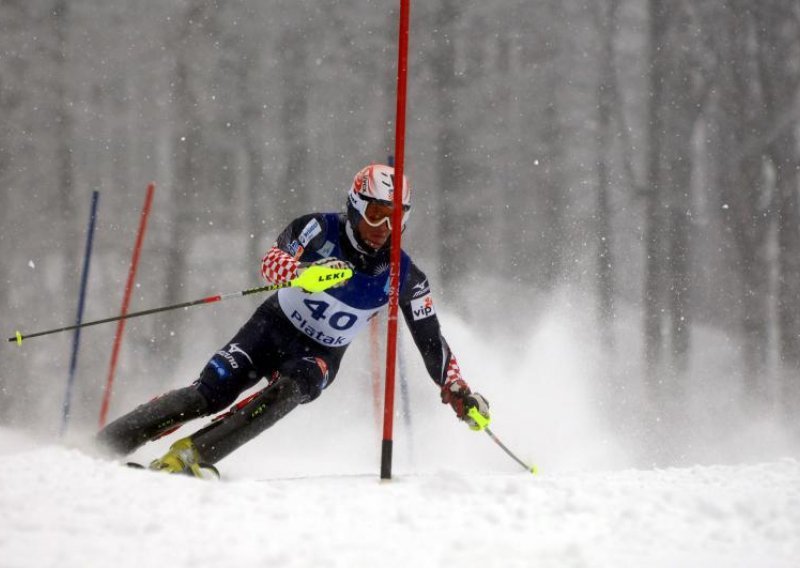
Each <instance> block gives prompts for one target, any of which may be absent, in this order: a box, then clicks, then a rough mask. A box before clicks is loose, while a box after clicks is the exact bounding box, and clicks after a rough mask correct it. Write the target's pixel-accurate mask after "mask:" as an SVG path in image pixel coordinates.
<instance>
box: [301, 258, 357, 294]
mask: <svg viewBox="0 0 800 568" xmlns="http://www.w3.org/2000/svg"><path fill="white" fill-rule="evenodd" d="M352 277H353V271H352V270H350V269H349V268H344V269H341V270H339V269H336V268H330V267H327V266H314V265H312V266H309V267H307V268H306V269H305V270H303V272H302V273H301V274H300V276H298V277H297V278H295V279H294V280H292V286H298V287H300V288H302V289H303V290H305V291H306V292H312V293H316V292H324V291H325V290H327V289H328V288H330V287H331V286H335V285H336V284H339V283H341V282H344V281H345V280H349V279H350V278H352Z"/></svg>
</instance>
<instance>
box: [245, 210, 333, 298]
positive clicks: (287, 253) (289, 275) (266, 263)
mask: <svg viewBox="0 0 800 568" xmlns="http://www.w3.org/2000/svg"><path fill="white" fill-rule="evenodd" d="M324 243H325V218H324V217H323V216H322V215H303V216H302V217H298V218H297V219H295V220H294V221H292V222H291V223H290V224H289V226H288V227H286V228H285V229H284V230H283V232H281V234H280V235H278V239H277V241H275V244H274V245H273V246H272V248H271V249H269V250H268V251H267V253H266V254H265V255H264V258H263V259H262V260H261V275H262V276H263V277H264V279H265V280H266V281H267V282H271V283H275V284H277V283H280V282H286V281H287V280H292V279H294V278H297V276H299V275H300V272H302V270H303V266H304V263H303V262H302V259H303V257H304V255H305V254H306V253H307V252H309V251H316V250H317V249H319V248H320V247H321V246H322V245H323V244H324ZM321 262H336V261H321Z"/></svg>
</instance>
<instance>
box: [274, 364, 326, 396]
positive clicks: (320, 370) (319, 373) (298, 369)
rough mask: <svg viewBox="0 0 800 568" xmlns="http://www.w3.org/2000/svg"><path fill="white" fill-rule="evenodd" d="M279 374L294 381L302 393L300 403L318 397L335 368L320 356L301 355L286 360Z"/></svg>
mask: <svg viewBox="0 0 800 568" xmlns="http://www.w3.org/2000/svg"><path fill="white" fill-rule="evenodd" d="M280 374H281V375H282V376H284V377H288V378H290V379H292V380H293V381H295V382H296V383H297V385H298V387H299V389H300V392H301V394H302V401H301V402H302V403H306V402H311V401H312V400H314V399H316V398H317V397H319V395H320V394H321V393H322V391H323V389H324V388H325V387H327V386H328V384H330V382H331V381H332V380H333V377H334V375H335V370H333V369H331V368H330V365H329V364H328V362H327V361H325V360H324V359H323V358H321V357H303V358H302V359H295V360H292V361H288V362H287V363H286V364H284V365H283V367H281V370H280Z"/></svg>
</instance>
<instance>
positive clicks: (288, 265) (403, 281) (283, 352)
mask: <svg viewBox="0 0 800 568" xmlns="http://www.w3.org/2000/svg"><path fill="white" fill-rule="evenodd" d="M394 184H395V181H394V169H393V168H391V167H390V166H385V165H377V164H376V165H370V166H367V167H366V168H364V169H362V170H361V171H359V172H358V174H356V176H355V179H354V181H353V185H352V186H351V188H350V190H349V192H348V200H347V212H346V213H312V214H309V215H304V216H302V217H299V218H297V219H295V220H294V221H292V222H291V223H290V224H289V226H288V227H286V229H284V231H283V232H282V233H281V234H280V236H279V237H278V239H277V242H276V243H275V245H274V246H273V247H272V248H271V249H270V250H269V251H268V252H267V254H266V255H265V256H264V259H263V260H262V265H261V272H262V274H263V276H264V278H265V279H266V280H267V281H268V282H273V283H280V282H285V281H288V280H292V279H294V278H296V277H298V276H299V275H300V274H302V273H303V271H304V270H306V269H307V268H308V267H309V266H314V265H323V266H326V267H331V268H345V267H347V268H351V269H352V270H353V276H352V277H351V278H350V279H348V280H346V281H344V282H342V283H340V284H338V285H337V286H336V287H332V288H328V289H327V290H325V291H324V292H317V293H309V292H307V291H306V290H303V289H302V288H298V287H287V288H283V289H281V290H279V291H278V292H277V293H276V294H274V295H272V296H270V297H269V298H268V299H267V300H266V301H265V302H264V303H263V304H261V306H259V308H258V309H257V310H256V312H255V313H254V314H253V316H252V317H251V318H250V319H249V320H248V321H247V323H245V325H244V326H243V327H242V328H241V329H240V330H239V331H238V333H236V335H235V336H234V337H233V338H232V339H231V340H230V342H229V343H227V344H226V345H225V346H224V347H223V348H222V349H220V350H219V351H218V352H217V353H216V354H215V355H214V356H213V357H212V358H211V360H210V361H209V362H208V363H207V364H206V366H205V368H204V369H203V370H202V372H201V373H200V377H199V378H198V379H197V380H196V381H195V382H194V383H193V384H192V385H190V386H187V387H184V388H181V389H177V390H173V391H170V392H168V393H165V394H163V395H161V396H160V397H157V398H155V399H153V400H151V401H150V402H147V403H145V404H143V405H141V406H139V407H137V408H135V409H134V410H133V411H131V412H130V413H128V414H126V415H124V416H122V417H120V418H118V419H117V420H115V421H114V422H112V423H110V424H109V425H108V426H106V427H105V428H104V429H103V430H101V431H100V432H99V434H98V436H97V440H98V442H99V444H100V445H101V447H103V448H104V449H105V450H107V451H109V452H111V453H112V454H115V455H125V454H128V453H130V452H132V451H134V450H135V449H137V448H138V447H139V446H141V445H142V444H144V443H145V442H147V441H150V440H153V439H156V438H159V437H161V436H164V435H166V434H168V433H171V432H173V431H174V430H176V429H177V428H178V427H180V426H181V425H182V424H184V423H185V422H187V421H189V420H192V419H194V418H199V417H202V416H208V415H210V414H215V413H218V412H220V411H222V410H224V409H226V408H228V407H229V406H231V405H232V404H233V403H234V402H235V401H236V399H237V398H238V397H239V395H240V394H241V393H242V392H243V391H245V390H247V389H249V388H251V387H253V386H255V385H256V383H258V382H259V381H260V380H261V379H262V378H264V377H266V378H268V385H267V387H266V388H264V389H263V390H261V391H259V392H257V393H256V394H254V395H252V396H250V397H248V398H246V399H244V400H242V401H240V402H238V403H236V404H235V405H233V406H232V407H231V408H230V409H229V410H228V411H227V412H225V413H224V414H222V415H220V416H217V417H216V418H215V419H213V420H212V422H211V423H210V424H208V425H207V426H206V427H204V428H202V429H200V430H199V431H197V432H195V433H194V434H192V435H191V436H189V437H187V438H183V439H181V440H178V441H177V442H175V443H174V444H173V445H172V447H171V448H170V450H169V452H167V454H166V455H165V456H163V457H162V458H160V459H157V460H154V461H153V462H152V463H151V465H150V467H151V468H152V469H159V470H165V471H168V472H173V473H190V474H191V473H194V474H195V475H199V471H198V464H214V463H216V462H218V461H219V460H221V459H222V458H224V457H225V456H227V455H228V454H230V453H231V452H232V451H234V450H235V449H236V448H238V447H239V446H241V445H242V444H244V443H245V442H247V441H249V440H251V439H253V438H254V437H255V436H257V435H258V434H260V433H261V432H263V431H264V430H266V429H267V428H269V427H270V426H272V425H273V424H274V423H275V422H277V421H278V420H280V419H281V418H282V417H283V416H285V415H286V414H287V413H289V412H290V411H291V410H293V409H294V408H295V407H296V406H297V405H299V404H302V403H307V402H310V401H312V400H314V399H316V398H317V397H318V396H319V395H320V394H321V393H322V391H323V390H324V389H325V388H327V387H328V386H329V385H330V384H331V383H332V382H333V380H334V379H335V378H336V374H337V371H338V369H339V364H340V362H341V360H342V356H343V355H344V353H345V351H346V350H347V347H348V345H349V344H350V342H351V341H352V340H353V339H354V338H355V337H356V335H357V334H358V333H359V332H360V331H361V330H362V329H363V328H364V326H365V325H366V323H367V322H368V321H369V319H370V318H372V317H374V316H375V315H377V313H378V312H379V311H380V310H381V309H383V308H384V307H385V306H386V305H387V303H388V301H389V236H390V234H391V230H392V227H391V213H392V210H393V202H392V196H393V192H394ZM410 198H411V189H410V186H409V184H408V181H407V180H406V178H405V176H404V178H403V227H402V229H405V224H406V222H407V220H408V216H409V212H410V206H411V199H410ZM399 307H400V309H401V310H402V312H403V315H404V317H405V320H406V323H407V324H408V327H409V329H410V331H411V335H412V337H413V338H414V342H415V343H416V345H417V348H418V349H419V351H420V353H421V355H422V358H423V360H424V361H425V366H426V368H427V370H428V373H429V374H430V376H431V378H432V379H433V381H434V382H435V383H436V385H437V386H438V387H439V388H440V393H441V398H442V402H444V403H446V404H449V405H450V406H451V407H452V408H453V410H454V411H455V413H456V415H457V416H458V418H460V419H461V420H464V421H465V422H467V423H468V424H469V425H470V427H472V428H479V427H480V426H479V425H478V424H476V422H475V420H474V419H473V418H472V417H470V416H469V415H468V411H469V409H471V408H473V407H474V408H476V409H477V410H478V412H479V413H480V414H481V415H482V416H483V417H484V418H485V419H487V420H488V418H489V404H488V402H487V401H486V399H485V398H484V397H483V396H481V395H480V394H478V393H473V392H472V391H471V390H470V388H469V386H468V385H467V383H466V381H464V379H463V378H462V376H461V371H460V369H459V366H458V362H457V360H456V357H455V355H454V354H453V353H452V351H451V350H450V346H449V345H448V344H447V342H446V341H445V339H444V337H442V335H441V332H440V328H439V321H438V319H437V317H436V312H435V309H434V307H433V301H432V298H431V290H430V286H429V285H428V280H427V278H426V276H425V274H424V273H423V272H422V271H421V270H420V269H419V268H418V267H417V266H416V265H415V264H414V263H413V262H412V261H411V259H410V258H409V257H408V255H407V254H406V253H405V252H401V261H400V295H399Z"/></svg>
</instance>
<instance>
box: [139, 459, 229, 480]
mask: <svg viewBox="0 0 800 568" xmlns="http://www.w3.org/2000/svg"><path fill="white" fill-rule="evenodd" d="M125 466H126V467H129V468H131V469H146V470H148V471H155V472H159V471H164V470H159V469H155V468H151V467H147V466H144V465H142V464H140V463H138V462H132V461H129V462H125ZM165 473H166V472H165ZM179 475H187V476H189V477H196V478H198V479H205V480H212V481H215V480H219V479H221V478H222V476H221V475H220V473H219V470H218V469H217V468H216V467H215V466H213V465H211V464H210V463H198V464H194V465H193V466H192V467H191V468H190V469H187V470H185V471H182V472H180V474H179Z"/></svg>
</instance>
